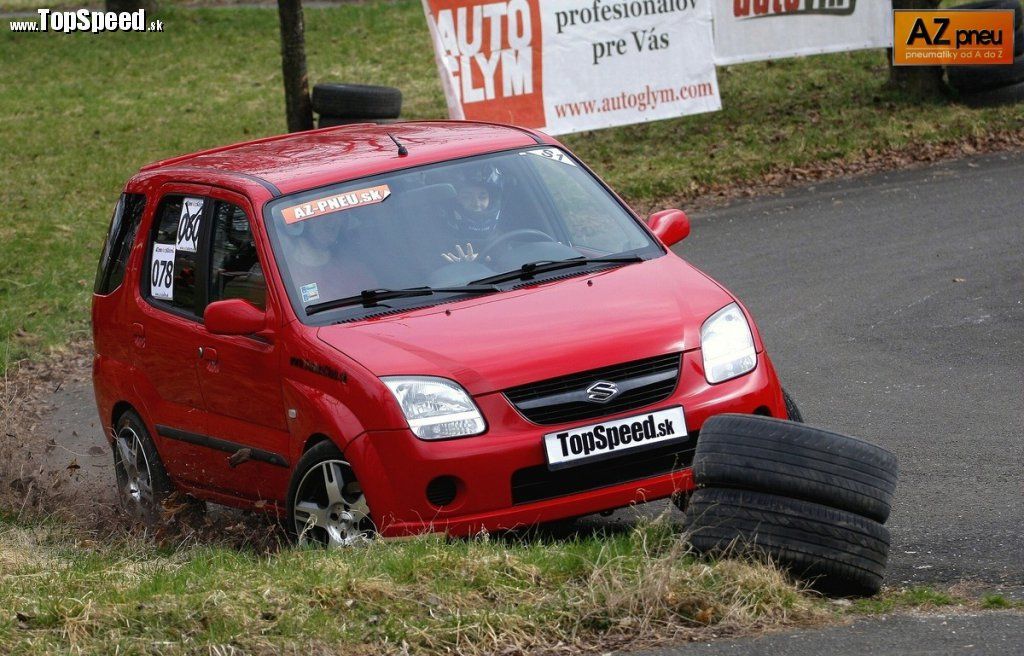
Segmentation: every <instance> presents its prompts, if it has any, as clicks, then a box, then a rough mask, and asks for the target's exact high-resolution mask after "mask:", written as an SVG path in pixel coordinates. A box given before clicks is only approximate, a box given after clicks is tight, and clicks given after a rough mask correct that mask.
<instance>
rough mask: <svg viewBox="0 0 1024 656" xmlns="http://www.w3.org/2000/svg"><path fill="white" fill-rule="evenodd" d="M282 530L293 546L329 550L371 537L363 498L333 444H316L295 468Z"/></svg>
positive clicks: (371, 523) (367, 512) (357, 482)
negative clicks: (287, 535) (320, 547)
mask: <svg viewBox="0 0 1024 656" xmlns="http://www.w3.org/2000/svg"><path fill="white" fill-rule="evenodd" d="M285 529H286V530H287V532H288V534H289V536H290V537H291V538H292V540H293V542H294V543H295V544H298V545H300V546H308V545H316V546H322V547H328V548H338V547H346V546H350V545H354V544H358V543H360V542H364V541H365V540H366V539H368V538H369V537H370V536H371V535H372V534H373V530H374V528H373V521H372V519H371V518H370V509H369V506H368V505H367V503H366V497H365V495H364V494H363V492H362V488H361V486H360V485H359V481H358V480H357V479H356V476H355V472H354V471H353V470H352V466H351V465H350V464H349V463H348V462H347V461H346V460H345V458H344V456H343V455H342V453H341V451H340V450H339V449H338V447H337V446H335V445H334V443H333V442H331V441H329V440H325V441H323V442H320V443H318V444H316V445H315V446H313V447H312V448H311V449H309V451H307V452H306V453H305V454H303V456H302V458H300V459H299V462H298V464H297V465H296V466H295V472H294V473H293V474H292V481H291V484H290V485H289V486H288V517H287V521H286V524H285Z"/></svg>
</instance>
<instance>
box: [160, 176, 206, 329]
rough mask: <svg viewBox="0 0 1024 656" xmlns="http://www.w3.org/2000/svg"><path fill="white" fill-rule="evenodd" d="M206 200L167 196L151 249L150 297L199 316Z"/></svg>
mask: <svg viewBox="0 0 1024 656" xmlns="http://www.w3.org/2000/svg"><path fill="white" fill-rule="evenodd" d="M206 202H207V201H206V199H204V198H200V197H195V196H167V197H165V198H164V199H163V200H162V201H161V202H160V206H159V207H158V208H157V213H156V218H155V221H154V223H155V231H154V233H153V239H152V245H151V246H150V249H149V272H148V273H149V276H148V278H149V296H150V298H152V299H153V300H155V301H157V302H159V303H162V304H167V305H170V306H171V307H174V308H178V309H180V310H185V311H187V312H188V313H189V314H195V313H196V301H197V298H196V292H197V285H196V281H197V280H198V278H199V275H200V274H199V270H198V258H197V257H196V251H197V250H198V245H199V235H200V234H201V227H202V220H203V210H204V206H205V203H206Z"/></svg>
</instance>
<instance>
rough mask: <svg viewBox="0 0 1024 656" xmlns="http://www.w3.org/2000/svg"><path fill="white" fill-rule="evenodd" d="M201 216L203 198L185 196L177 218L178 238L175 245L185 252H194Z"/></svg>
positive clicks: (197, 241) (197, 240)
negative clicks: (179, 215)
mask: <svg viewBox="0 0 1024 656" xmlns="http://www.w3.org/2000/svg"><path fill="white" fill-rule="evenodd" d="M202 218H203V199H202V198H186V199H185V202H183V203H182V204H181V218H180V219H178V239H177V243H176V244H175V247H176V248H177V249H178V250H179V251H183V252H185V253H195V252H196V246H197V245H198V243H199V227H200V221H201V220H202Z"/></svg>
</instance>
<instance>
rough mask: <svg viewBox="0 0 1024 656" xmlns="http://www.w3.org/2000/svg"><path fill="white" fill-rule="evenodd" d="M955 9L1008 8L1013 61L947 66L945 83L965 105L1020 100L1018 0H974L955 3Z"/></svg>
mask: <svg viewBox="0 0 1024 656" xmlns="http://www.w3.org/2000/svg"><path fill="white" fill-rule="evenodd" d="M956 9H1012V10H1013V11H1014V19H1013V28H1014V36H1013V55H1014V60H1013V63H1012V64H1000V65H995V64H993V65H991V66H949V67H947V68H946V79H947V80H948V81H949V86H951V87H953V88H954V89H956V90H957V91H959V92H960V93H961V94H963V98H964V100H965V101H966V102H967V103H969V104H971V103H975V104H989V103H992V104H995V103H1001V102H1017V101H1021V100H1024V7H1022V6H1021V3H1020V0H978V1H977V2H967V3H964V4H962V5H957V6H956Z"/></svg>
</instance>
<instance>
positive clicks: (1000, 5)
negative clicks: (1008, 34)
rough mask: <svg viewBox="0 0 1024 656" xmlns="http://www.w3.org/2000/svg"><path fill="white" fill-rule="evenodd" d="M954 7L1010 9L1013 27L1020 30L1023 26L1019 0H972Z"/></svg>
mask: <svg viewBox="0 0 1024 656" xmlns="http://www.w3.org/2000/svg"><path fill="white" fill-rule="evenodd" d="M955 8H956V9H972V10H973V9H1012V10H1013V29H1014V31H1015V32H1016V31H1020V30H1021V29H1022V28H1024V6H1021V3H1020V0H974V2H965V3H963V4H960V5H957V6H956V7H955Z"/></svg>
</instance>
